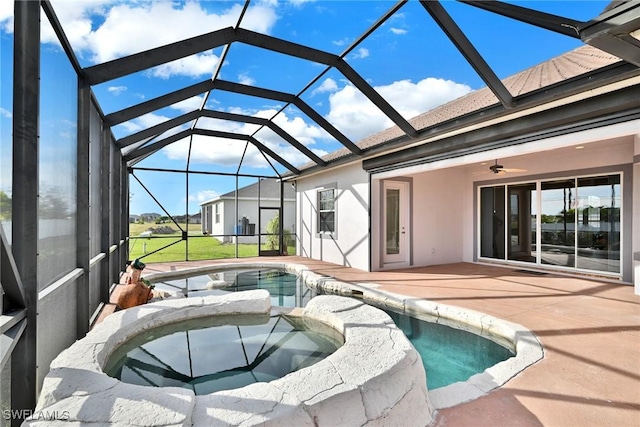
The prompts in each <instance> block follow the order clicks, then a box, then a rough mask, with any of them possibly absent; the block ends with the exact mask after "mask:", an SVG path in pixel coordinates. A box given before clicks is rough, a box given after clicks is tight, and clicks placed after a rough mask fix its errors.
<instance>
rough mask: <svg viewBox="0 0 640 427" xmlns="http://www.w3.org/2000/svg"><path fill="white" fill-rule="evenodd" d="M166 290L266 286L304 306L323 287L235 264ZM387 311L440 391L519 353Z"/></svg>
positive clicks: (164, 285) (274, 297)
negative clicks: (415, 351)
mask: <svg viewBox="0 0 640 427" xmlns="http://www.w3.org/2000/svg"><path fill="white" fill-rule="evenodd" d="M156 287H158V288H160V289H179V290H180V291H181V292H182V293H183V294H185V295H189V296H195V295H210V294H222V293H226V292H237V291H243V290H253V289H266V290H268V291H269V294H270V295H271V303H272V305H277V306H281V307H304V306H305V305H306V304H307V303H308V302H309V300H310V299H311V298H313V297H314V296H315V295H317V294H318V293H319V292H317V291H316V290H314V289H312V288H310V287H307V286H305V284H304V281H303V280H302V279H301V278H300V277H299V276H298V275H296V274H292V273H288V272H285V271H283V270H282V269H275V268H262V269H255V270H254V269H251V270H245V269H229V270H225V271H216V272H212V273H209V274H201V275H194V276H190V277H184V278H180V279H173V280H168V281H159V282H156ZM365 302H367V303H370V304H372V305H375V306H376V307H378V308H381V309H382V310H384V311H385V312H386V313H387V314H389V316H391V318H392V319H393V321H394V322H395V323H396V325H397V326H398V327H399V328H400V329H401V330H402V331H403V332H404V333H405V335H406V336H407V338H408V339H409V341H410V342H411V343H412V344H413V345H414V347H415V348H416V350H417V351H418V353H419V354H420V356H421V358H422V364H423V366H424V369H425V371H426V373H427V386H428V388H429V390H435V389H438V388H441V387H445V386H448V385H451V384H454V383H457V382H461V381H466V380H468V379H469V378H471V377H472V376H473V375H477V374H479V373H481V372H483V371H485V370H486V369H487V368H489V367H491V366H494V365H496V364H498V363H500V362H502V361H504V360H507V359H509V358H510V357H512V356H513V355H514V352H513V351H512V350H511V349H509V348H506V347H505V346H503V345H500V344H498V343H496V342H494V341H492V340H490V339H487V338H485V337H482V336H480V335H478V334H475V333H472V332H469V331H466V330H461V329H456V328H454V327H452V326H448V325H443V324H439V323H434V322H433V321H428V320H427V319H424V318H420V316H419V315H417V314H412V315H408V314H405V313H402V312H400V311H399V310H397V309H393V308H391V307H388V306H384V305H383V304H379V303H378V304H374V303H373V302H370V301H366V300H365Z"/></svg>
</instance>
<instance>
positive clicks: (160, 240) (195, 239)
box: [129, 223, 295, 263]
mask: <svg viewBox="0 0 640 427" xmlns="http://www.w3.org/2000/svg"><path fill="white" fill-rule="evenodd" d="M160 226H169V227H171V228H172V229H174V230H176V231H178V232H177V233H174V234H167V235H160V234H154V235H152V237H151V238H144V237H141V238H138V237H137V236H139V235H140V233H142V232H144V231H147V230H148V229H149V227H153V228H156V227H160ZM181 226H182V228H183V229H185V227H184V224H181ZM129 233H130V236H131V238H130V239H129V259H131V260H134V259H136V258H141V259H142V261H143V262H145V263H153V262H170V261H184V260H185V259H187V257H186V248H187V243H186V241H184V240H182V233H181V232H180V231H179V230H178V229H177V227H176V225H175V224H173V223H168V224H153V223H147V224H129ZM188 242H189V245H188V246H189V256H188V259H189V260H190V261H192V260H204V259H225V258H235V257H236V245H235V244H234V243H221V242H220V241H219V240H218V239H216V238H214V237H208V236H203V235H202V233H201V231H200V224H189V240H188ZM256 242H257V238H256ZM168 245H170V246H168ZM164 246H168V247H166V248H164V249H162V250H160V251H158V252H156V253H153V254H151V252H154V251H156V250H158V249H160V248H162V247H164ZM262 249H263V250H265V249H268V248H266V247H264V246H263V248H262ZM289 250H290V253H295V245H293V247H292V246H290V247H289ZM148 254H151V255H148ZM145 255H146V256H145ZM255 256H258V245H257V243H256V244H239V245H238V258H246V257H255Z"/></svg>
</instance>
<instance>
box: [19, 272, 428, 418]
mask: <svg viewBox="0 0 640 427" xmlns="http://www.w3.org/2000/svg"><path fill="white" fill-rule="evenodd" d="M269 266H273V264H270V265H269ZM270 311H271V305H270V296H269V292H268V291H266V290H252V291H245V292H236V293H229V294H225V295H222V296H217V295H216V296H204V297H191V298H182V299H171V300H165V301H160V302H152V303H148V304H145V305H143V306H139V307H134V308H130V309H127V310H123V311H119V312H116V313H114V314H112V315H110V316H108V317H107V318H106V319H105V320H104V321H103V322H102V323H100V324H99V325H97V326H96V327H95V328H94V329H93V330H92V331H91V332H89V333H88V334H87V336H86V337H84V338H83V339H81V340H79V341H76V342H75V343H74V344H73V345H72V346H71V347H69V348H68V349H66V350H64V351H63V352H62V353H61V354H60V355H59V356H58V357H57V358H56V359H55V360H54V361H53V362H52V363H51V367H50V368H51V370H50V372H49V373H48V374H47V376H46V377H45V379H44V384H43V387H42V391H41V394H40V398H39V400H38V404H37V406H36V409H35V414H62V416H61V419H58V420H57V421H51V420H43V419H42V417H40V416H39V415H38V418H35V417H34V418H32V419H27V420H26V421H25V422H24V424H23V425H26V426H38V425H47V426H51V425H57V424H66V423H71V424H73V425H84V424H90V423H91V424H96V425H123V426H124V425H137V426H191V425H209V426H231V425H243V426H252V425H273V426H277V425H283V426H284V425H295V426H337V425H360V426H362V425H405V426H426V425H428V424H429V423H430V422H431V421H432V420H433V413H434V409H433V406H432V405H431V404H430V400H429V394H428V392H427V388H426V376H425V372H424V368H423V367H422V363H421V360H420V356H419V354H418V353H417V352H416V350H415V349H414V348H413V346H412V345H411V343H410V342H409V340H408V339H407V338H406V337H405V336H404V334H403V333H402V331H401V330H400V329H398V328H397V327H396V326H395V324H394V323H393V321H392V320H391V318H390V317H389V316H388V315H387V314H386V313H384V312H383V311H382V310H379V309H377V308H375V307H372V306H370V305H367V304H364V303H363V302H362V301H358V300H355V299H353V298H344V297H341V296H336V295H321V296H318V297H316V298H313V299H312V300H311V301H310V302H309V303H308V304H307V307H305V308H304V309H302V310H299V309H297V310H292V313H294V312H300V311H301V312H302V314H301V316H302V318H303V319H305V318H309V319H314V320H319V321H322V322H325V323H326V324H328V325H331V326H332V327H333V328H335V329H336V330H337V331H338V332H339V333H341V334H342V335H343V337H344V344H343V346H341V347H340V348H339V349H337V350H336V351H335V352H334V353H333V354H331V355H329V356H328V357H327V358H325V359H323V360H321V361H320V362H318V363H316V364H314V365H312V366H309V367H307V368H304V369H301V370H299V371H296V372H292V373H290V374H288V375H286V376H284V377H282V378H279V379H276V380H274V381H271V382H268V383H255V384H250V385H248V386H245V387H242V388H237V389H233V390H224V391H219V392H215V393H211V394H208V395H200V396H196V395H195V394H194V393H193V392H192V391H191V390H189V389H185V388H177V387H161V388H156V387H146V386H140V385H133V384H127V383H123V382H121V381H119V380H117V379H115V378H111V377H109V376H107V375H106V374H105V373H104V372H103V367H104V366H105V364H106V362H107V359H108V357H109V356H110V355H111V354H112V353H113V351H114V350H115V349H116V348H117V347H118V346H119V345H121V344H123V343H124V342H126V341H128V340H129V339H131V338H132V337H133V336H135V335H137V334H139V333H141V332H143V331H145V330H148V329H152V328H154V327H158V326H161V325H165V324H169V323H173V322H177V321H181V320H185V319H188V318H197V317H203V316H212V315H234V314H259V315H264V314H267V313H269V312H270ZM407 414H411V417H407Z"/></svg>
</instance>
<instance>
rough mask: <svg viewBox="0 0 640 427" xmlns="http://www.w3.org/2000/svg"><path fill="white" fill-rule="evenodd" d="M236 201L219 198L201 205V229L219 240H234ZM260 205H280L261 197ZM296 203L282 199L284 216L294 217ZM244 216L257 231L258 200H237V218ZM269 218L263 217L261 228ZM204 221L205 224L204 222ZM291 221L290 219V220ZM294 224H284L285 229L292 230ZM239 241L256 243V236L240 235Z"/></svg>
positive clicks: (256, 231)
mask: <svg viewBox="0 0 640 427" xmlns="http://www.w3.org/2000/svg"><path fill="white" fill-rule="evenodd" d="M216 205H218V206H219V212H220V222H219V223H216V211H215V209H216ZM235 206H236V203H235V200H231V199H221V200H217V201H214V202H211V203H208V204H205V205H203V206H202V207H201V211H202V213H203V217H202V218H203V225H202V228H203V231H204V230H208V232H209V234H210V235H212V236H216V238H217V239H218V240H220V241H221V242H224V243H227V242H232V241H234V240H233V239H234V238H233V235H234V234H235V226H236V224H240V223H239V222H236V208H235ZM260 206H262V207H276V208H277V207H280V200H276V199H262V200H261V201H260ZM295 210H296V204H295V201H294V200H285V201H284V218H285V219H287V218H291V219H293V218H295ZM244 216H246V217H247V219H248V220H249V223H250V224H255V233H256V234H257V233H258V232H259V226H258V202H257V200H256V199H239V200H238V219H239V220H242V218H243V217H244ZM269 219H270V218H265V219H263V223H264V224H263V229H264V226H265V225H266V223H267V222H268V221H269ZM204 221H206V224H205V222H204ZM290 222H291V221H290ZM294 226H295V225H294V224H287V223H285V224H284V228H285V229H289V231H292V227H294ZM239 243H257V240H256V238H253V237H242V238H240V240H239Z"/></svg>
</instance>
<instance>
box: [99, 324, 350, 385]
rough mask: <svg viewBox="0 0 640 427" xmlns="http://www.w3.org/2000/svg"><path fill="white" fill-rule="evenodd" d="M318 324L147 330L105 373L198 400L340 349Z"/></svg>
mask: <svg viewBox="0 0 640 427" xmlns="http://www.w3.org/2000/svg"><path fill="white" fill-rule="evenodd" d="M343 343H344V342H343V340H342V336H341V335H340V334H338V333H337V332H336V331H335V330H333V329H332V328H331V327H329V326H327V325H325V324H323V323H321V322H311V321H310V319H305V321H304V323H303V321H302V319H301V318H299V317H295V316H286V315H276V316H268V315H253V316H248V315H242V316H211V317H207V318H200V319H191V320H186V321H183V322H178V323H174V324H171V325H167V326H163V327H158V328H155V329H152V330H148V331H146V332H144V333H142V334H140V335H138V336H137V337H135V338H133V339H132V340H130V341H129V342H127V343H126V344H124V345H123V346H122V347H120V348H118V349H117V350H116V351H115V352H114V353H113V354H112V355H111V357H110V358H109V360H108V362H107V366H106V367H105V373H106V374H107V375H109V376H112V377H114V378H118V379H120V380H121V381H123V382H126V383H130V384H137V385H144V386H154V387H184V388H189V389H191V390H193V391H194V393H195V394H197V395H203V394H209V393H213V392H216V391H219V390H228V389H235V388H239V387H243V386H245V385H248V384H252V383H256V382H269V381H272V380H274V379H277V378H281V377H283V376H285V375H287V374H288V373H290V372H294V371H297V370H299V369H302V368H305V367H307V366H310V365H313V364H314V363H317V362H318V361H320V360H322V359H324V358H325V357H327V356H328V355H330V354H331V353H333V352H334V351H335V350H336V349H338V348H339V347H340V346H341V345H342V344H343Z"/></svg>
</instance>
